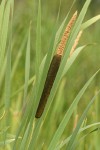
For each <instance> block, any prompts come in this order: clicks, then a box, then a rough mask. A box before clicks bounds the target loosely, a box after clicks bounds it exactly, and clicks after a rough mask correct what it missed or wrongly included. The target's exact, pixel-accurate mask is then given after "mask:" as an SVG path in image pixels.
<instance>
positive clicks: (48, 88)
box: [35, 54, 61, 118]
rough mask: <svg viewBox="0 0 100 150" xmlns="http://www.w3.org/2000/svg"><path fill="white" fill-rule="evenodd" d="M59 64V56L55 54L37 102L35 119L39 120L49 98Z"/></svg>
mask: <svg viewBox="0 0 100 150" xmlns="http://www.w3.org/2000/svg"><path fill="white" fill-rule="evenodd" d="M60 62H61V55H57V54H56V55H54V57H53V59H52V61H51V65H50V68H49V71H48V74H47V78H46V81H45V85H44V89H43V92H42V95H41V98H40V102H39V105H38V108H37V112H36V115H35V117H36V118H40V117H41V115H42V113H43V111H44V108H45V105H46V102H47V99H48V97H49V94H50V91H51V88H52V86H53V83H54V80H55V77H56V74H57V71H58V69H59V65H60Z"/></svg>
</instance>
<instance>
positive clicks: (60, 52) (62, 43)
mask: <svg viewBox="0 0 100 150" xmlns="http://www.w3.org/2000/svg"><path fill="white" fill-rule="evenodd" d="M76 17H77V11H76V12H75V13H74V15H73V16H72V18H71V19H70V21H69V23H68V25H67V27H66V29H65V31H64V33H63V36H62V38H61V41H60V43H59V45H58V48H57V52H56V53H57V54H58V55H63V52H64V49H65V46H66V42H67V40H68V37H69V35H70V32H71V28H72V26H73V24H74V22H75V20H76Z"/></svg>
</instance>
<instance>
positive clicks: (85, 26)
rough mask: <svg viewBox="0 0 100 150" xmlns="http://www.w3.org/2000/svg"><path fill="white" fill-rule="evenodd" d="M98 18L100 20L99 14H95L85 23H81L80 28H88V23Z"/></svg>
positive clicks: (90, 23)
mask: <svg viewBox="0 0 100 150" xmlns="http://www.w3.org/2000/svg"><path fill="white" fill-rule="evenodd" d="M98 20H100V15H97V16H95V17H93V18H91V19H89V20H88V21H86V22H85V23H83V24H82V26H81V30H84V29H86V28H88V27H89V26H90V25H92V24H93V23H95V22H97V21H98Z"/></svg>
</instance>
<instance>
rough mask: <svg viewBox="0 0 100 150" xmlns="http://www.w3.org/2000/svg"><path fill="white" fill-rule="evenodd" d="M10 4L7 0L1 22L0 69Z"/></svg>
mask: <svg viewBox="0 0 100 150" xmlns="http://www.w3.org/2000/svg"><path fill="white" fill-rule="evenodd" d="M10 6H11V1H7V4H6V7H5V12H4V18H3V23H2V31H1V38H0V49H1V54H0V70H1V67H2V66H3V65H2V64H3V60H4V56H5V49H6V42H7V34H8V25H9V16H10Z"/></svg>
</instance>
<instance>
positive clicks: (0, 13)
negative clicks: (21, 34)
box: [0, 0, 6, 31]
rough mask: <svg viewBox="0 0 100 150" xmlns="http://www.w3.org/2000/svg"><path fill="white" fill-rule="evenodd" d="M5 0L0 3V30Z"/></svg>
mask: <svg viewBox="0 0 100 150" xmlns="http://www.w3.org/2000/svg"><path fill="white" fill-rule="evenodd" d="M5 3H6V1H5V0H2V2H1V5H0V31H1V27H2V23H3V15H4V8H5Z"/></svg>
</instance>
